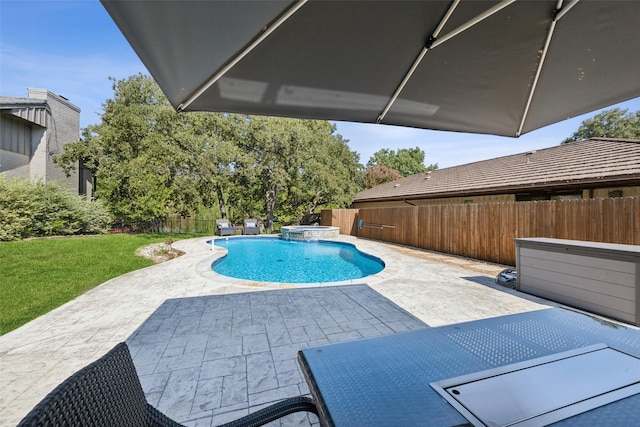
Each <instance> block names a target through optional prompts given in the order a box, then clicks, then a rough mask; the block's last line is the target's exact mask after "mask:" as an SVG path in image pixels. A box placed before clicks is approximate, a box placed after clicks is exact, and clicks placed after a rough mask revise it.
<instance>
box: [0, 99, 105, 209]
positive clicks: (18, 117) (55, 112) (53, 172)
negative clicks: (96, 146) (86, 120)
mask: <svg viewBox="0 0 640 427" xmlns="http://www.w3.org/2000/svg"><path fill="white" fill-rule="evenodd" d="M27 91H28V98H15V97H7V96H0V172H2V173H4V174H5V175H6V176H12V177H19V178H25V179H30V180H32V181H36V180H42V182H44V183H47V182H51V181H57V182H59V183H60V184H63V185H66V186H68V187H69V188H70V189H72V190H73V191H74V192H75V193H78V194H86V195H87V196H88V197H90V196H91V193H92V189H93V185H92V184H93V180H92V174H91V171H90V170H88V169H85V168H76V171H74V172H73V173H72V175H71V176H70V177H67V176H66V175H65V173H64V171H63V170H62V169H61V168H60V167H58V166H57V165H56V164H55V163H53V156H55V155H56V154H60V153H62V148H63V147H64V146H65V144H68V143H70V142H74V141H77V140H78V139H79V137H80V109H79V108H78V107H76V106H75V105H73V104H71V103H70V102H69V100H68V99H66V98H64V97H62V96H60V95H56V94H54V93H51V92H49V91H48V90H45V89H31V88H29V89H27Z"/></svg>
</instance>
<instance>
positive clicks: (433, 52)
mask: <svg viewBox="0 0 640 427" xmlns="http://www.w3.org/2000/svg"><path fill="white" fill-rule="evenodd" d="M102 3H103V5H104V7H105V8H106V10H107V11H108V12H109V14H110V15H111V17H112V18H113V20H114V21H115V22H116V24H117V25H118V27H119V28H120V30H121V31H122V33H123V34H124V36H125V37H126V38H127V40H128V41H129V43H130V44H131V46H132V47H133V49H134V50H135V51H136V53H137V54H138V56H139V57H140V59H141V60H142V62H143V63H144V64H145V66H146V67H147V69H148V70H149V72H150V73H151V75H152V76H153V77H154V79H155V80H156V81H157V82H158V84H159V86H160V88H161V89H162V90H163V91H164V93H165V94H166V96H167V98H168V99H169V101H170V102H171V104H172V105H173V106H174V108H176V109H177V110H178V111H219V112H231V113H246V114H262V115H276V116H286V117H299V118H315V119H326V120H343V121H354V122H364V123H384V124H393V125H401V126H411V127H417V128H426V129H437V130H453V131H461V132H474V133H487V134H496V135H505V136H519V135H521V134H523V133H526V132H529V131H532V130H534V129H537V128H540V127H542V126H545V125H548V124H551V123H554V122H557V121H560V120H563V119H566V118H569V117H573V116H576V115H580V114H584V113H587V112H590V111H593V110H596V109H598V108H603V107H607V106H609V105H612V104H615V103H617V102H621V101H625V100H628V99H632V98H635V97H639V96H640V24H638V23H639V22H640V1H617V0H609V1H604V0H597V1H591V0H582V1H578V0H571V1H568V0H567V1H563V0H539V1H531V0H504V1H475V0H462V1H460V0H452V1H442V0H431V1H366V0H361V1H354V0H350V1H316V0H299V1H268V0H261V1H235V0H230V1H221V0H215V1H153V0H151V1H109V0H102Z"/></svg>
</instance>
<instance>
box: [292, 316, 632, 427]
mask: <svg viewBox="0 0 640 427" xmlns="http://www.w3.org/2000/svg"><path fill="white" fill-rule="evenodd" d="M601 343H602V344H606V345H608V346H611V347H613V348H616V349H618V350H620V351H623V352H625V353H628V354H629V355H633V356H636V357H640V331H638V330H637V329H633V328H627V327H624V326H621V325H619V324H614V323H610V322H606V321H603V320H600V319H595V318H592V317H589V316H586V315H582V314H578V313H575V312H572V311H569V310H564V309H559V308H553V309H545V310H540V311H534V312H529V313H523V314H517V315H510V316H503V317H497V318H492V319H486V320H479V321H474V322H468V323H461V324H455V325H448V326H442V327H438V328H426V329H423V330H419V331H413V332H407V333H398V334H392V335H387V336H383V337H377V338H369V339H362V340H356V341H350V342H345V343H339V344H330V345H323V346H318V347H310V348H307V349H304V350H301V351H300V352H299V353H298V359H299V362H300V365H301V367H302V371H303V373H304V375H305V377H306V379H307V382H308V383H309V387H310V389H311V392H312V395H313V397H314V398H315V399H316V401H317V403H318V405H319V410H320V419H321V422H322V423H323V424H325V425H336V426H360V425H367V426H389V425H402V426H413V425H433V426H460V425H469V424H468V421H467V419H466V418H465V417H463V416H462V415H461V414H460V413H459V412H458V411H457V410H456V409H454V407H453V406H451V405H450V404H449V403H447V402H446V401H445V400H444V399H443V398H442V397H440V395H439V394H438V393H437V392H436V391H435V390H434V389H433V388H432V387H431V386H430V383H432V382H436V381H441V380H444V379H448V378H452V377H457V376H461V375H466V374H471V373H474V372H478V371H482V370H487V369H492V368H496V367H500V366H505V365H511V364H514V363H517V362H523V361H527V360H532V359H537V358H540V357H543V356H549V355H553V354H556V353H560V352H564V351H569V350H574V349H580V348H583V347H587V346H590V345H593V344H601ZM585 375H589V372H585ZM554 425H558V426H560V425H562V426H564V425H567V426H568V425H572V426H574V425H589V426H591V425H615V426H624V425H628V426H637V425H640V394H635V395H633V396H631V397H627V398H624V399H622V400H618V401H616V402H613V403H609V404H607V405H605V406H601V407H599V408H596V409H593V410H591V411H588V412H584V413H582V414H579V415H576V416H573V417H571V418H568V419H565V420H563V421H559V422H557V423H555V424H554Z"/></svg>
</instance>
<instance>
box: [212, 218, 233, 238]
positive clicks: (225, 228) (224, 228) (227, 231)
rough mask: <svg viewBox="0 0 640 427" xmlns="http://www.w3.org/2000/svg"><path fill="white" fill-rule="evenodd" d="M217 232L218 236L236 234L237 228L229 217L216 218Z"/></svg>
mask: <svg viewBox="0 0 640 427" xmlns="http://www.w3.org/2000/svg"><path fill="white" fill-rule="evenodd" d="M216 234H217V235H218V236H235V234H236V229H235V227H234V226H232V225H231V224H229V220H227V219H216Z"/></svg>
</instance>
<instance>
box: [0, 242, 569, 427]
mask: <svg viewBox="0 0 640 427" xmlns="http://www.w3.org/2000/svg"><path fill="white" fill-rule="evenodd" d="M339 240H342V241H348V242H351V243H355V244H356V245H357V247H358V248H360V249H361V250H364V251H366V252H368V253H371V254H373V255H376V256H378V257H380V258H382V259H383V260H384V261H385V263H386V268H385V269H384V270H383V271H382V272H381V273H379V274H377V275H375V276H370V277H368V278H366V279H362V280H355V281H350V282H343V283H339V284H326V285H324V286H320V287H318V286H303V287H297V288H295V289H276V287H282V286H276V285H275V284H271V285H268V286H259V284H258V283H254V282H246V281H241V280H235V279H229V278H226V277H224V276H220V275H217V274H216V273H213V272H212V271H211V269H210V265H211V262H212V261H213V259H215V258H216V257H219V256H222V255H223V254H224V251H223V250H222V249H220V248H215V249H214V250H213V251H212V247H211V245H209V244H207V239H206V238H197V239H190V240H184V241H179V242H176V243H175V244H174V247H176V248H177V249H180V250H182V251H184V252H185V254H184V255H183V256H181V257H179V258H176V259H174V260H171V261H168V262H165V263H162V264H157V265H154V266H151V267H148V268H145V269H142V270H138V271H135V272H132V273H129V274H126V275H123V276H120V277H118V278H116V279H113V280H110V281H108V282H106V283H104V284H102V285H100V286H98V287H97V288H95V289H93V290H92V291H90V292H88V293H86V294H84V295H82V296H80V297H78V298H76V299H75V300H73V301H70V302H69V303H67V304H65V305H64V306H62V307H60V308H58V309H56V310H53V311H52V312H50V313H48V314H46V315H44V316H42V317H40V318H38V319H36V320H34V321H32V322H30V323H28V324H26V325H24V326H23V327H21V328H19V329H17V330H15V331H12V332H10V333H8V334H6V335H3V336H1V337H0V388H2V390H3V393H2V396H1V397H0V424H1V425H3V426H5V425H6V426H12V425H15V424H17V423H18V422H19V420H20V419H21V418H22V417H23V416H24V415H25V414H26V413H27V412H28V411H29V410H30V409H31V408H32V407H33V406H34V405H35V404H36V403H37V402H38V401H40V400H41V399H42V398H43V397H44V396H45V395H46V394H47V393H48V392H49V391H51V389H53V388H54V387H55V386H56V385H57V384H59V383H60V382H61V381H63V380H64V379H65V378H67V377H68V376H69V375H71V374H72V373H73V372H75V371H77V370H78V369H80V368H81V367H83V366H85V365H87V364H88V363H90V362H92V361H93V360H95V359H97V358H98V357H100V356H101V355H103V354H104V353H106V352H107V350H109V349H111V348H112V347H113V346H114V345H115V344H117V343H118V342H121V341H127V343H128V344H129V346H130V349H131V352H132V355H133V357H134V362H135V364H136V368H137V370H138V374H139V376H140V379H141V382H142V384H143V388H144V390H145V393H146V395H147V399H148V401H149V402H150V403H152V404H153V405H154V406H156V407H158V408H159V409H160V410H161V411H163V412H164V413H166V414H167V415H168V416H170V417H172V418H173V419H175V420H176V421H178V422H181V423H184V424H186V425H190V426H201V425H202V426H204V425H206V426H210V425H218V424H221V423H224V422H227V421H230V420H233V419H236V418H239V417H241V416H243V415H246V414H248V413H249V412H252V411H255V410H257V409H259V408H261V407H264V406H266V405H268V404H270V403H273V402H274V401H277V400H280V399H282V398H285V397H291V396H296V395H300V394H306V393H308V389H307V387H306V383H305V381H304V379H303V378H302V375H301V373H300V370H299V368H298V366H297V363H296V359H295V358H296V353H297V351H298V350H299V349H301V348H305V347H309V346H313V345H320V344H326V343H332V342H340V341H346V340H353V339H359V338H366V337H372V336H378V335H384V334H391V333H398V332H404V331H410V330H415V329H419V328H424V327H429V326H441V325H446V324H451V323H459V322H465V321H471V320H478V319H484V318H489V317H495V316H501V315H508V314H515V313H520V312H526V311H533V310H538V309H543V308H547V307H549V306H556V304H553V303H550V302H548V301H544V300H541V299H539V298H535V297H531V296H528V295H525V294H521V293H518V292H516V291H513V290H511V289H507V288H504V287H501V286H498V285H496V284H495V283H494V277H495V276H496V275H497V273H498V272H499V271H500V270H501V269H502V268H504V267H503V266H497V265H491V264H485V263H480V262H475V261H473V260H467V259H461V258H455V257H449V256H445V255H442V254H435V253H429V252H425V251H420V250H415V249H411V248H406V247H399V246H394V245H389V244H384V243H380V242H374V241H368V240H358V239H355V238H352V237H348V236H341V237H340V239H339ZM289 287H290V286H289ZM314 423H317V419H316V418H315V416H313V415H307V414H305V413H301V414H294V415H290V416H288V417H286V418H284V419H283V420H282V421H281V422H276V423H274V424H275V425H280V424H282V425H310V424H314Z"/></svg>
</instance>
